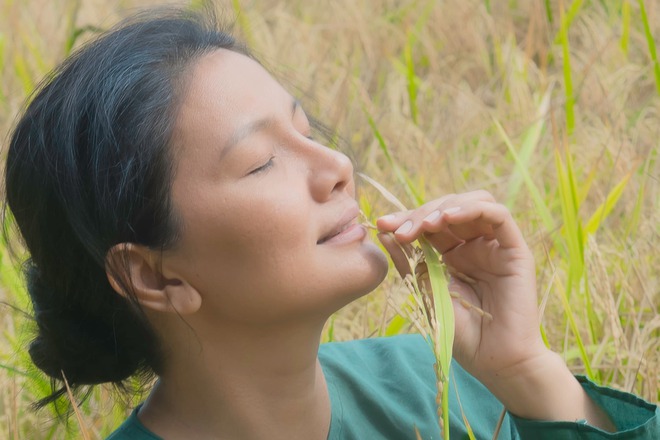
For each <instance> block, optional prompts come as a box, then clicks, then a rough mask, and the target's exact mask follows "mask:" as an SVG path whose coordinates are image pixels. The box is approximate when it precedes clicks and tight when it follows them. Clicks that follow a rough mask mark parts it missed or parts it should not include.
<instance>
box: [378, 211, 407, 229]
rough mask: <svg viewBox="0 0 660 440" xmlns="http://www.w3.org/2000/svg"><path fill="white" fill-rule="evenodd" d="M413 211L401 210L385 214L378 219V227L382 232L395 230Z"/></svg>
mask: <svg viewBox="0 0 660 440" xmlns="http://www.w3.org/2000/svg"><path fill="white" fill-rule="evenodd" d="M410 212H411V211H399V212H393V213H391V214H387V215H384V216H382V217H380V218H378V219H377V220H376V227H378V230H379V231H382V232H394V231H396V230H397V228H399V226H401V224H402V223H403V222H405V220H406V219H407V218H408V216H409V215H410Z"/></svg>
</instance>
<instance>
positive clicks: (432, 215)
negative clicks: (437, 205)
mask: <svg viewBox="0 0 660 440" xmlns="http://www.w3.org/2000/svg"><path fill="white" fill-rule="evenodd" d="M439 218H440V211H433V212H432V213H430V214H429V215H427V216H426V217H424V220H423V221H425V222H429V223H431V222H434V221H436V220H437V219H439Z"/></svg>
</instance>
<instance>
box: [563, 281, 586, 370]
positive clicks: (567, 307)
mask: <svg viewBox="0 0 660 440" xmlns="http://www.w3.org/2000/svg"><path fill="white" fill-rule="evenodd" d="M555 285H556V286H557V291H558V293H559V298H560V299H561V304H562V306H563V307H564V314H565V316H566V318H567V319H568V325H569V327H570V329H571V332H572V333H573V336H574V337H575V342H576V344H577V346H578V350H579V351H580V358H581V359H582V363H583V364H584V369H585V371H586V373H587V376H588V377H590V378H592V379H593V378H594V377H595V375H594V370H593V369H592V368H591V361H590V359H589V355H588V353H587V349H586V347H585V345H584V342H583V341H582V335H581V334H580V329H579V327H578V325H577V323H576V321H575V314H574V313H573V309H572V308H571V304H570V302H569V300H568V296H567V295H566V294H567V291H566V289H565V288H564V286H563V285H562V284H561V277H555Z"/></svg>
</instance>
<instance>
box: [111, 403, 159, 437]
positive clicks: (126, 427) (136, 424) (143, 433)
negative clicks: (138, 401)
mask: <svg viewBox="0 0 660 440" xmlns="http://www.w3.org/2000/svg"><path fill="white" fill-rule="evenodd" d="M140 406H141V405H140ZM140 406H138V407H137V408H135V409H134V410H133V412H132V413H131V415H130V416H129V417H128V418H127V419H126V420H125V421H124V423H122V424H121V426H120V427H119V428H117V429H116V430H115V431H114V432H113V433H112V434H110V437H108V438H107V439H106V440H162V439H161V438H160V437H158V436H157V435H155V434H153V433H152V432H151V431H149V430H148V429H147V428H146V427H145V426H144V425H143V424H142V423H141V422H140V419H138V417H137V413H138V411H139V409H140Z"/></svg>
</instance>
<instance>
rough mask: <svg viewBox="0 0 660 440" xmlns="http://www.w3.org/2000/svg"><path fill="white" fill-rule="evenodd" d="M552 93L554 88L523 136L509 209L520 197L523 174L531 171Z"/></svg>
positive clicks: (512, 181)
mask: <svg viewBox="0 0 660 440" xmlns="http://www.w3.org/2000/svg"><path fill="white" fill-rule="evenodd" d="M551 93H552V87H548V90H546V92H545V94H544V95H543V98H541V103H540V104H539V107H538V109H537V110H536V120H535V122H534V123H533V124H532V125H531V126H530V127H529V128H528V129H527V130H526V131H525V134H524V136H523V141H522V145H521V147H520V154H519V155H518V158H519V160H520V166H516V167H515V168H514V170H513V175H512V176H511V180H510V181H509V188H508V190H507V198H506V202H505V204H506V205H507V206H508V207H509V208H511V207H512V206H513V204H514V202H515V200H516V198H517V197H518V192H519V191H520V187H521V185H522V183H523V180H524V177H523V175H522V173H523V171H524V170H528V169H529V163H530V160H531V158H532V155H533V153H534V151H535V150H536V147H537V145H538V143H539V139H540V138H541V133H543V129H544V128H545V116H546V114H547V113H548V108H549V107H550V95H551Z"/></svg>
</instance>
